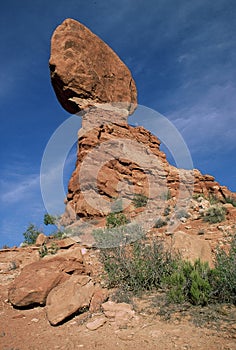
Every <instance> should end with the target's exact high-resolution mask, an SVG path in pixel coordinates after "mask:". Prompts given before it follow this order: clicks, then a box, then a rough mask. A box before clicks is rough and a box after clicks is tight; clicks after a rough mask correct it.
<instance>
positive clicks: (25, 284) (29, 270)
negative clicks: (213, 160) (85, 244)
mask: <svg viewBox="0 0 236 350" xmlns="http://www.w3.org/2000/svg"><path fill="white" fill-rule="evenodd" d="M76 251H77V253H75V252H76ZM71 254H72V255H71ZM81 257H82V255H81V252H80V254H79V252H78V250H74V254H73V253H71V252H66V253H65V254H61V255H58V256H53V257H46V258H44V259H42V260H40V261H37V262H34V263H32V264H29V265H26V266H25V267H24V268H23V269H22V271H21V273H20V275H19V276H17V277H16V279H15V280H14V281H13V283H12V285H11V286H10V287H9V290H8V299H9V301H10V303H11V304H12V305H14V306H15V307H30V306H34V305H37V304H39V305H45V303H46V298H47V296H48V293H49V292H50V291H51V290H52V289H53V288H55V287H56V286H57V285H58V284H60V283H62V282H64V281H66V280H67V279H68V278H69V277H70V276H71V274H73V273H77V274H81V273H84V272H85V266H84V265H83V261H82V258H81Z"/></svg>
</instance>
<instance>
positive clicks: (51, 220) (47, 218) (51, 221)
mask: <svg viewBox="0 0 236 350" xmlns="http://www.w3.org/2000/svg"><path fill="white" fill-rule="evenodd" d="M56 220H57V217H56V216H53V215H50V214H45V215H44V220H43V221H44V225H55V224H56Z"/></svg>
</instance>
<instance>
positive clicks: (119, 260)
mask: <svg viewBox="0 0 236 350" xmlns="http://www.w3.org/2000/svg"><path fill="white" fill-rule="evenodd" d="M101 258H102V262H103V264H104V268H105V271H106V274H107V282H108V287H121V288H122V289H126V290H129V291H132V292H134V293H138V292H141V291H144V290H152V289H154V288H158V287H160V286H161V284H162V280H163V279H164V278H166V276H167V275H169V274H170V273H171V271H172V270H173V268H174V267H173V266H174V265H176V264H177V263H176V261H175V260H174V259H173V258H172V255H171V252H170V251H165V250H164V248H163V245H162V244H161V243H160V242H158V241H153V242H152V243H151V244H147V243H145V242H141V241H136V242H135V243H134V244H132V245H130V246H120V247H116V248H113V249H104V250H102V251H101Z"/></svg>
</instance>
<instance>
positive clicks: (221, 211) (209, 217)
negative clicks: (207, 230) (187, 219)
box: [203, 205, 226, 224]
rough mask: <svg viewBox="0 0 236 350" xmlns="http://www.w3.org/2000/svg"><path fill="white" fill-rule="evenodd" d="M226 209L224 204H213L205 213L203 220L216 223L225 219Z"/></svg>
mask: <svg viewBox="0 0 236 350" xmlns="http://www.w3.org/2000/svg"><path fill="white" fill-rule="evenodd" d="M225 214H226V209H225V208H224V207H223V206H219V205H212V206H211V207H210V208H209V209H208V210H207V211H206V212H205V213H204V214H203V220H204V221H206V222H209V223H210V224H215V223H217V222H221V221H224V220H225Z"/></svg>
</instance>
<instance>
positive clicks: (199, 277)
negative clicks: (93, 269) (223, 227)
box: [100, 236, 236, 306]
mask: <svg viewBox="0 0 236 350" xmlns="http://www.w3.org/2000/svg"><path fill="white" fill-rule="evenodd" d="M100 254H101V260H102V262H103V264H104V268H105V272H106V277H107V285H108V287H110V288H114V287H118V288H119V289H120V290H122V291H129V292H132V293H138V292H142V291H149V290H153V289H157V290H158V289H160V288H161V289H162V291H165V292H166V293H167V296H168V299H169V301H171V302H175V303H183V302H189V303H191V304H193V305H202V306H203V305H206V304H209V303H233V304H235V305H236V268H235V266H236V236H235V237H234V239H233V240H232V243H231V246H230V250H229V253H228V254H227V253H226V252H225V251H224V250H222V249H219V250H218V252H217V256H216V263H215V268H214V269H211V268H210V267H209V265H208V263H207V262H201V261H200V260H199V259H198V260H196V261H195V262H194V263H191V262H189V261H184V260H182V259H181V257H180V256H179V255H176V254H175V255H174V254H173V253H172V252H171V250H165V249H164V248H163V245H162V243H161V241H158V240H155V241H153V242H151V243H150V242H148V241H141V240H139V241H135V243H133V244H131V245H128V246H124V245H121V246H117V247H114V248H110V249H101V251H100Z"/></svg>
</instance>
